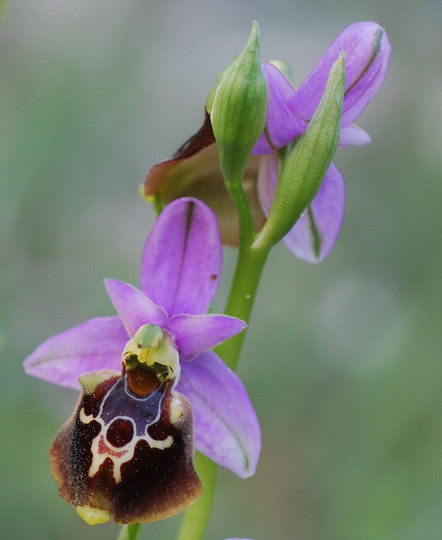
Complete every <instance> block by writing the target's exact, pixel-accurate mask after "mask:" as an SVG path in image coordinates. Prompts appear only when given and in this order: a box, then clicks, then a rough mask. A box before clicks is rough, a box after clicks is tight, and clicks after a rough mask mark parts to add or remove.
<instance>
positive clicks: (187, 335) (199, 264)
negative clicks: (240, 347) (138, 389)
mask: <svg viewBox="0 0 442 540" xmlns="http://www.w3.org/2000/svg"><path fill="white" fill-rule="evenodd" d="M221 270H222V247H221V242H220V238H219V230H218V225H217V221H216V217H215V215H214V214H213V212H212V211H211V210H210V209H209V208H208V207H207V206H206V205H205V204H204V203H202V202H201V201H198V200H196V199H192V198H184V199H179V200H177V201H174V202H173V203H171V204H170V205H168V206H167V207H166V208H165V209H164V210H163V212H162V213H161V215H160V216H159V218H158V220H157V222H156V224H155V226H154V228H153V230H152V232H151V234H150V235H149V237H148V239H147V240H146V244H145V247H144V252H143V256H142V264H141V290H138V289H136V288H135V287H133V286H132V285H129V284H127V283H123V282H121V281H118V280H114V279H107V280H105V285H106V289H107V292H108V294H109V296H110V298H111V300H112V302H113V304H114V306H115V309H116V310H117V312H118V315H119V316H118V317H97V318H94V319H90V320H89V321H86V322H84V323H82V324H80V325H78V326H76V327H74V328H72V329H70V330H67V331H66V332H62V333H61V334H58V335H56V336H53V337H52V338H49V339H48V340H46V341H45V342H44V343H43V344H42V345H40V346H39V347H38V348H37V349H36V350H35V351H34V352H33V353H32V354H31V355H30V356H28V358H27V359H26V360H25V362H24V367H25V370H26V372H27V373H28V374H30V375H33V376H35V377H39V378H42V379H45V380H47V381H50V382H53V383H55V384H61V385H64V386H69V387H73V388H77V389H78V388H79V384H78V381H77V379H78V377H79V376H81V375H83V374H85V373H88V372H91V371H96V370H109V369H110V370H121V359H122V353H123V351H124V347H125V346H126V343H127V341H128V339H130V338H133V336H134V335H135V334H136V332H137V330H138V329H139V328H140V327H141V326H143V325H146V324H150V325H156V326H158V327H160V328H161V329H162V330H163V331H164V332H166V334H167V335H168V336H169V337H170V339H171V340H172V344H173V346H174V347H175V349H176V350H177V352H178V354H179V357H180V364H181V376H182V377H183V380H185V381H186V383H187V386H184V387H183V390H182V392H183V394H184V395H186V392H187V391H188V389H189V388H190V386H189V385H190V384H191V385H192V386H191V389H192V390H190V389H189V394H191V395H186V397H188V399H189V401H190V403H191V405H192V410H193V413H194V416H195V447H196V449H198V450H199V449H201V451H202V452H205V453H206V454H207V455H208V456H209V457H210V458H212V459H214V461H216V462H217V463H220V464H221V465H222V466H225V467H227V468H230V469H231V470H232V471H234V472H235V473H236V474H238V475H239V476H241V477H247V476H250V475H251V474H253V473H254V471H255V468H256V465H257V462H258V457H259V453H260V446H261V442H260V429H259V423H258V420H257V417H256V414H255V412H254V410H253V406H252V404H251V402H250V399H249V398H248V396H247V393H246V392H245V390H244V387H243V385H242V383H241V382H240V381H239V379H238V377H237V375H235V373H233V372H232V371H231V370H230V369H229V368H228V367H227V366H226V365H225V364H224V362H222V361H221V360H220V359H219V358H218V357H217V356H216V354H215V353H210V354H208V353H206V352H205V351H208V350H209V349H211V348H212V347H214V346H216V345H218V344H219V343H221V342H222V341H224V340H225V339H228V338H229V337H232V336H234V335H235V334H237V333H239V332H241V331H242V330H244V328H245V327H246V324H245V323H244V322H243V321H241V320H240V319H236V318H234V317H228V316H226V315H212V314H206V312H207V310H208V307H209V306H210V304H211V302H212V300H213V297H214V295H215V293H216V290H217V287H218V284H219V280H220V275H221ZM214 358H215V359H216V360H214ZM204 359H207V365H205V362H204ZM194 363H195V364H194ZM195 366H201V369H196V367H195ZM208 372H209V373H210V375H211V377H210V378H209V377H208ZM202 381H205V382H207V384H208V385H209V386H205V383H203V382H202ZM210 385H211V386H210ZM222 395H225V396H229V402H230V404H231V407H233V409H234V410H235V411H236V412H235V415H233V414H232V415H231V416H229V415H226V414H225V412H224V411H225V410H226V404H225V403H224V402H223V400H222V399H221V397H222ZM219 418H221V419H222V421H221V423H220V424H219V425H222V426H223V429H222V430H221V431H220V432H217V430H216V429H215V428H214V429H210V430H209V429H207V426H214V425H215V420H216V419H219ZM246 428H247V429H246ZM243 433H245V434H246V435H245V436H244V435H243ZM236 441H241V443H240V444H239V445H238V444H237V443H236ZM217 448H226V449H227V450H226V452H225V453H224V454H223V455H222V456H220V455H219V453H218V454H217V453H216V451H215V450H216V449H217ZM229 452H231V453H230V454H229ZM236 452H239V453H240V455H238V454H237V453H236Z"/></svg>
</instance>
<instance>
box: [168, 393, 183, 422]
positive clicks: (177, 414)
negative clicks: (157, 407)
mask: <svg viewBox="0 0 442 540" xmlns="http://www.w3.org/2000/svg"><path fill="white" fill-rule="evenodd" d="M182 416H183V409H182V407H181V403H180V400H179V399H176V398H174V399H173V400H172V403H171V404H170V418H169V420H170V422H171V424H176V423H177V422H178V420H179V419H180V418H181V417H182Z"/></svg>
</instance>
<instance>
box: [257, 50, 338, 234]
mask: <svg viewBox="0 0 442 540" xmlns="http://www.w3.org/2000/svg"><path fill="white" fill-rule="evenodd" d="M344 85H345V62H344V57H343V55H342V54H341V56H340V57H339V59H338V60H337V61H336V62H335V63H334V64H333V67H332V69H331V70H330V75H329V77H328V82H327V86H326V88H325V91H324V94H323V96H322V99H321V102H320V103H319V105H318V108H317V109H316V111H315V113H314V115H313V117H312V119H311V121H310V123H309V125H308V127H307V130H306V131H305V133H304V134H303V135H301V137H300V138H299V139H298V141H297V142H296V144H295V146H294V148H293V150H292V151H291V153H290V155H289V156H288V158H287V160H286V163H285V166H284V169H283V171H282V174H281V176H280V178H279V181H278V185H277V188H276V193H275V198H274V200H273V205H272V208H271V210H270V214H269V217H268V219H267V222H266V224H265V225H264V227H263V229H262V230H261V233H260V234H259V237H258V239H257V243H259V244H262V243H265V244H267V243H270V244H272V245H273V244H276V243H277V242H278V241H279V240H281V239H282V238H283V237H284V236H285V235H286V234H287V233H288V232H289V230H290V229H291V228H292V227H293V225H294V224H295V223H296V222H297V220H298V219H299V217H300V216H301V215H302V212H303V211H304V209H305V208H306V207H307V205H308V204H310V203H311V202H312V200H313V198H314V197H315V195H316V193H317V192H318V190H319V188H320V187H321V183H322V180H323V179H324V176H325V173H326V172H327V169H328V167H329V165H330V162H331V160H332V158H333V155H334V153H335V151H336V149H337V146H338V142H339V133H340V124H341V114H342V102H343V96H344Z"/></svg>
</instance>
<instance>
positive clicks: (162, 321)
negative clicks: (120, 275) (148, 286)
mask: <svg viewBox="0 0 442 540" xmlns="http://www.w3.org/2000/svg"><path fill="white" fill-rule="evenodd" d="M104 284H105V286H106V290H107V293H108V294H109V297H110V299H111V300H112V303H113V305H114V306H115V309H116V310H117V311H118V314H119V315H120V317H121V320H122V321H123V324H124V327H125V328H126V331H127V333H128V334H129V336H130V337H133V336H134V335H135V334H136V332H137V330H138V329H139V328H140V326H142V325H143V324H156V325H157V326H166V325H167V322H168V318H167V314H166V312H165V311H164V309H163V308H161V307H160V306H157V305H156V304H154V302H152V300H150V298H148V297H147V296H146V295H144V294H143V293H142V292H141V291H139V290H138V289H136V288H135V287H133V286H132V285H129V284H128V283H123V282H122V281H118V280H116V279H105V280H104Z"/></svg>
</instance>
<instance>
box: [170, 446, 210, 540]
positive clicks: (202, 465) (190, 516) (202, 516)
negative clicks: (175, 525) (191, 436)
mask: <svg viewBox="0 0 442 540" xmlns="http://www.w3.org/2000/svg"><path fill="white" fill-rule="evenodd" d="M195 467H196V470H197V472H198V475H199V477H200V478H201V482H202V483H203V494H202V495H201V497H200V498H199V499H198V500H196V501H195V502H194V503H193V504H191V505H190V506H189V508H188V509H187V510H186V512H185V513H184V519H183V522H182V525H181V530H180V534H179V536H178V540H201V539H202V538H204V533H205V531H206V528H207V524H208V522H209V517H210V511H211V509H212V505H213V498H214V496H215V485H216V471H217V466H216V464H215V463H214V462H213V461H211V460H210V459H209V458H208V457H206V456H204V455H203V454H200V453H197V454H196V456H195Z"/></svg>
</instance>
